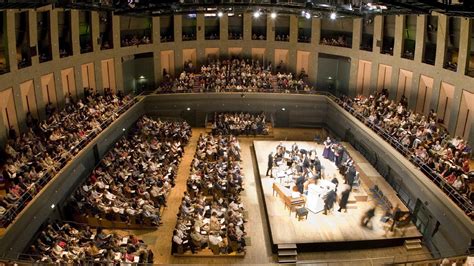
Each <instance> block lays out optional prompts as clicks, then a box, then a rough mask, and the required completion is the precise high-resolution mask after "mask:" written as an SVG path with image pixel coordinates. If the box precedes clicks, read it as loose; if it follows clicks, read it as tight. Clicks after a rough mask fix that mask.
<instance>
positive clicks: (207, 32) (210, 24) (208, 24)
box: [204, 13, 220, 40]
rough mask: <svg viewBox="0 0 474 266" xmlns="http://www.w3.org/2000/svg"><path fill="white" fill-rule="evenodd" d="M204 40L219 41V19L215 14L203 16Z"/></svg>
mask: <svg viewBox="0 0 474 266" xmlns="http://www.w3.org/2000/svg"><path fill="white" fill-rule="evenodd" d="M204 38H205V39H206V40H219V39H220V17H219V16H217V15H216V14H215V13H212V14H205V15H204Z"/></svg>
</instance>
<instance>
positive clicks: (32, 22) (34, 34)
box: [18, 10, 39, 121]
mask: <svg viewBox="0 0 474 266" xmlns="http://www.w3.org/2000/svg"><path fill="white" fill-rule="evenodd" d="M27 12H28V32H29V36H30V47H33V46H34V47H36V51H37V55H36V56H33V55H32V56H31V66H33V67H34V66H37V65H38V64H39V56H38V52H39V51H38V22H37V20H36V11H35V10H28V11H27ZM18 120H19V121H20V119H18Z"/></svg>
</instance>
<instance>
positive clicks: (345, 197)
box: [337, 184, 351, 212]
mask: <svg viewBox="0 0 474 266" xmlns="http://www.w3.org/2000/svg"><path fill="white" fill-rule="evenodd" d="M341 186H342V188H341V190H342V192H341V199H340V200H339V210H337V211H338V212H341V211H342V210H343V209H344V212H347V202H348V201H349V195H350V194H351V187H350V186H349V185H347V184H343V185H341Z"/></svg>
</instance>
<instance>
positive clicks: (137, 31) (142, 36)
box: [120, 16, 153, 47]
mask: <svg viewBox="0 0 474 266" xmlns="http://www.w3.org/2000/svg"><path fill="white" fill-rule="evenodd" d="M151 32H152V21H151V17H130V16H120V42H121V47H126V46H134V45H140V44H150V43H152V42H153V40H152V39H151Z"/></svg>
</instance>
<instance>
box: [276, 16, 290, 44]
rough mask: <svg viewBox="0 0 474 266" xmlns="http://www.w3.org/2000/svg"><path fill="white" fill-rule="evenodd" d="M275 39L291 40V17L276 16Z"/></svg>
mask: <svg viewBox="0 0 474 266" xmlns="http://www.w3.org/2000/svg"><path fill="white" fill-rule="evenodd" d="M275 41H282V42H289V41H290V17H289V16H283V15H279V16H277V17H276V18H275Z"/></svg>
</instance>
